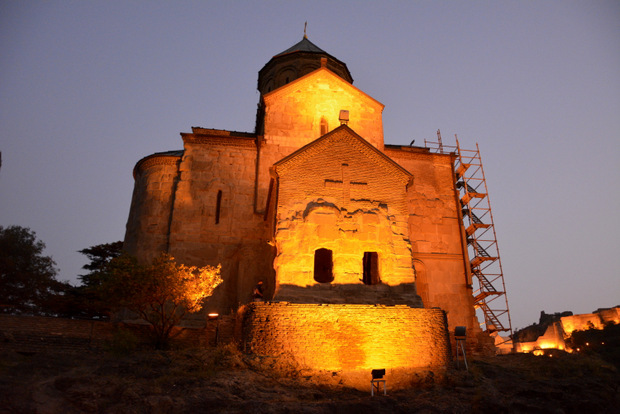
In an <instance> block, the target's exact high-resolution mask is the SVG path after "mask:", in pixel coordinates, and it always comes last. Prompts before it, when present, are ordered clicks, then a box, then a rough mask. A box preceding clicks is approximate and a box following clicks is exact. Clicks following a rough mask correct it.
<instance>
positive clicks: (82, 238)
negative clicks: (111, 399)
mask: <svg viewBox="0 0 620 414" xmlns="http://www.w3.org/2000/svg"><path fill="white" fill-rule="evenodd" d="M305 21H308V37H309V39H310V40H311V41H312V42H313V43H315V44H316V45H317V46H319V47H320V48H322V49H323V50H325V51H326V52H328V53H330V54H332V55H333V56H335V57H337V58H338V59H340V60H342V61H343V62H345V63H346V64H347V65H348V68H349V70H350V71H351V74H352V75H353V79H354V80H355V83H354V84H355V86H357V87H358V88H360V89H361V90H363V91H365V92H366V93H368V94H369V95H371V96H372V97H374V98H375V99H377V100H378V101H380V102H382V103H383V104H385V105H386V107H385V110H384V113H383V121H384V133H385V142H386V143H388V144H405V145H406V144H409V142H411V140H412V139H415V140H416V144H421V143H423V141H424V139H425V138H426V139H429V140H435V139H436V131H437V129H440V130H441V132H442V136H443V140H444V143H445V144H453V143H454V134H457V135H458V137H459V141H460V143H461V146H462V147H464V148H475V145H476V142H477V143H478V144H479V145H480V151H481V154H482V160H483V164H484V169H485V174H486V178H487V185H488V187H489V194H490V201H491V206H492V209H493V216H494V219H495V227H496V232H497V236H498V243H499V248H500V252H501V259H502V265H503V270H504V277H505V281H506V286H507V292H508V301H509V305H510V311H511V317H512V324H513V328H520V327H524V326H526V325H529V324H530V323H532V322H535V321H537V320H538V316H539V313H540V311H541V310H545V311H546V312H558V311H564V310H572V311H573V312H576V313H586V312H591V311H593V310H595V309H597V308H598V307H610V306H614V305H620V272H619V270H618V269H620V254H619V253H618V250H619V249H620V188H619V185H620V2H618V1H617V0H612V1H544V2H543V1H538V2H534V1H527V2H526V1H518V2H513V1H472V2H462V1H441V2H438V1H418V2H413V1H412V2H405V1H383V2H370V1H341V2H327V1H317V0H314V1H312V2H309V1H303V2H302V1H299V2H284V1H260V2H256V1H226V2H224V1H196V2H194V1H183V2H161V1H129V2H127V1H99V2H96V1H88V2H85V1H46V2H43V1H28V2H16V1H4V2H0V151H2V167H1V169H0V225H2V226H8V225H12V224H17V225H21V226H25V227H30V228H31V229H32V230H34V231H35V232H36V233H37V236H38V237H39V238H40V239H41V240H43V241H44V242H45V243H46V245H47V249H46V252H45V253H46V254H48V255H51V256H52V257H53V258H54V259H55V260H56V262H57V264H58V267H59V269H60V273H59V279H61V280H69V281H71V282H74V283H75V282H76V281H77V275H78V274H80V273H81V266H82V265H84V264H85V263H86V261H85V260H84V259H85V258H84V257H83V256H82V255H81V254H79V253H77V251H78V250H80V249H82V248H85V247H88V246H92V245H95V244H100V243H107V242H113V241H116V240H121V239H123V237H124V233H125V224H126V221H127V216H128V213H129V205H130V201H131V193H132V189H133V178H132V169H133V167H134V165H135V163H136V162H137V161H138V160H139V159H140V158H142V157H144V156H146V155H149V154H151V153H154V152H159V151H166V150H173V149H181V148H182V141H181V138H180V136H179V133H180V132H189V131H191V127H192V126H202V127H207V128H220V129H229V130H236V131H249V132H251V131H253V128H254V120H255V112H256V104H257V102H258V98H259V95H258V92H257V91H256V80H257V73H258V70H259V69H260V68H261V67H262V66H263V65H264V64H265V63H267V61H268V60H269V59H270V58H271V57H272V56H273V55H275V54H277V53H279V52H281V51H283V50H285V49H287V48H288V47H290V46H292V45H293V44H295V43H297V42H298V41H299V40H301V38H302V36H303V27H304V22H305Z"/></svg>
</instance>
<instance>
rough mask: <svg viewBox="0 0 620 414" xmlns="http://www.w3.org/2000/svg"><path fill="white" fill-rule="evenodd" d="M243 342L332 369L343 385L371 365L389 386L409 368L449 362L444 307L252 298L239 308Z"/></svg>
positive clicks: (436, 367)
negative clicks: (253, 300)
mask: <svg viewBox="0 0 620 414" xmlns="http://www.w3.org/2000/svg"><path fill="white" fill-rule="evenodd" d="M243 345H244V347H245V350H246V352H250V353H254V354H257V355H266V356H279V357H281V358H291V359H292V360H294V361H295V362H296V363H298V364H300V365H301V366H304V367H306V368H309V369H313V370H327V371H332V372H338V375H341V376H343V378H345V381H346V382H345V384H344V385H345V386H355V387H357V386H359V387H360V388H361V389H363V390H367V389H368V387H369V380H370V378H369V375H370V370H371V369H382V368H385V369H386V379H387V381H388V385H389V387H390V389H393V388H394V387H396V388H398V387H399V386H405V385H407V384H408V383H409V382H410V381H411V380H412V378H413V377H412V375H413V373H414V372H419V371H421V370H430V371H437V372H440V371H442V370H443V369H444V368H445V367H446V366H447V364H449V363H450V361H451V356H450V346H449V341H448V331H447V327H446V323H445V314H444V312H443V311H441V310H439V309H419V308H418V309H416V308H410V307H407V306H373V305H309V304H290V303H285V302H281V303H253V304H250V305H248V306H247V308H246V310H245V315H244V321H243Z"/></svg>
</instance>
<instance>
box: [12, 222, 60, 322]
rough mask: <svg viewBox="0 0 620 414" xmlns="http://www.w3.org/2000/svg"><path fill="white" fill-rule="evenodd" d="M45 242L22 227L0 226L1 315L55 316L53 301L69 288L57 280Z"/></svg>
mask: <svg viewBox="0 0 620 414" xmlns="http://www.w3.org/2000/svg"><path fill="white" fill-rule="evenodd" d="M44 249H45V243H43V242H42V241H41V240H37V237H36V233H35V232H34V231H31V230H30V229H29V228H26V227H21V226H9V227H6V228H5V227H2V226H0V312H1V313H12V314H24V315H55V314H56V312H55V309H54V302H55V299H57V298H58V297H59V296H62V294H63V292H64V291H65V290H66V289H67V287H68V286H69V284H68V283H63V282H60V281H58V280H56V274H57V269H56V267H55V266H56V263H55V262H54V260H52V258H51V257H49V256H44V255H43V250H44Z"/></svg>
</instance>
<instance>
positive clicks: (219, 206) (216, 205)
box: [215, 190, 222, 224]
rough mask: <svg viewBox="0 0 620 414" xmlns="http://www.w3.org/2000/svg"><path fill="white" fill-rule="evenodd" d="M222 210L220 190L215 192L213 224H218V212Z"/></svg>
mask: <svg viewBox="0 0 620 414" xmlns="http://www.w3.org/2000/svg"><path fill="white" fill-rule="evenodd" d="M221 209H222V190H219V191H218V192H217V201H216V202H215V224H219V223H220V210H221Z"/></svg>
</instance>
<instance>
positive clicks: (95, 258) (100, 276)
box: [78, 240, 123, 288]
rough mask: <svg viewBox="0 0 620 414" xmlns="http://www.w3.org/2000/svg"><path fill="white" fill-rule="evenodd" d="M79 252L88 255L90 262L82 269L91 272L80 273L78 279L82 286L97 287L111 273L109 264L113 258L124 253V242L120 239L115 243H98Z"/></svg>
mask: <svg viewBox="0 0 620 414" xmlns="http://www.w3.org/2000/svg"><path fill="white" fill-rule="evenodd" d="M79 252H80V253H82V254H83V255H85V256H86V257H88V260H90V263H87V264H85V265H84V266H82V269H84V270H88V271H89V273H87V274H85V275H79V276H78V279H80V281H81V282H82V286H86V287H89V288H96V287H99V286H101V284H102V283H103V281H104V280H105V279H106V278H107V276H108V275H109V270H110V269H109V265H110V262H111V261H112V259H115V258H117V257H119V256H120V255H121V254H122V253H123V242H122V241H120V240H119V241H116V242H114V243H104V244H98V245H96V246H91V247H88V248H86V249H82V250H80V251H79Z"/></svg>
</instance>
